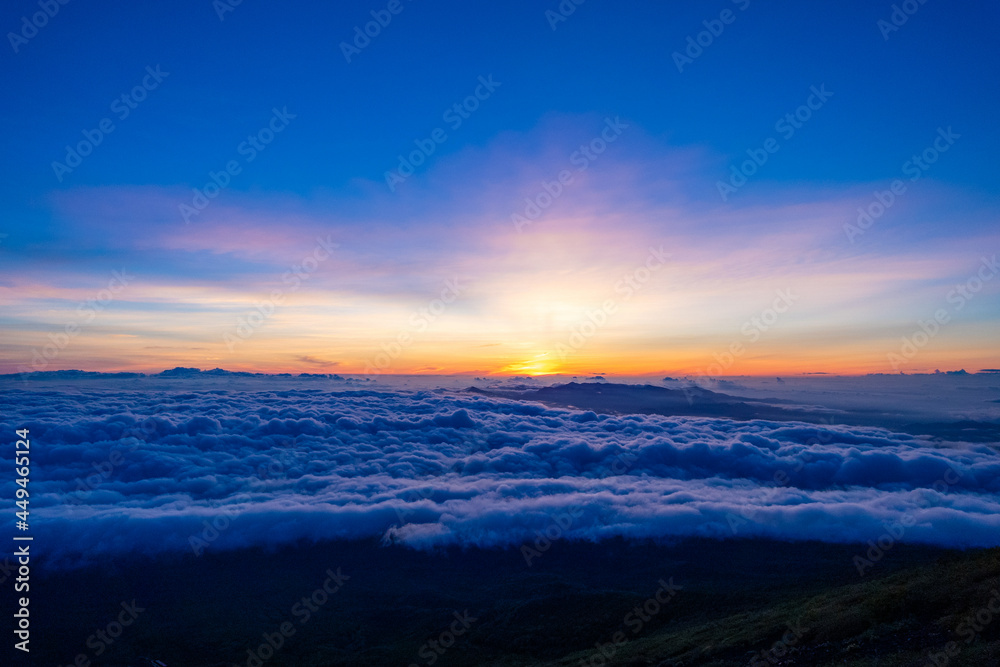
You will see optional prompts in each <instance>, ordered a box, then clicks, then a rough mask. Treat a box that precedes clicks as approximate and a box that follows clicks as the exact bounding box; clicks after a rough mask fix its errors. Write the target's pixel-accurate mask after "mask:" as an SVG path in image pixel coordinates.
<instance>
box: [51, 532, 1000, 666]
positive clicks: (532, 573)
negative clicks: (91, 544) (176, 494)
mask: <svg viewBox="0 0 1000 667" xmlns="http://www.w3.org/2000/svg"><path fill="white" fill-rule="evenodd" d="M860 551H863V547H860V548H859V547H857V546H850V545H828V544H817V543H798V544H788V543H779V542H767V541H755V540H730V541H725V542H716V541H712V540H689V541H686V542H683V543H680V544H676V545H672V546H663V545H654V544H635V543H627V542H624V541H620V540H611V541H608V542H603V543H601V544H597V545H594V544H566V543H559V544H557V545H555V546H554V547H552V549H551V550H550V551H548V552H546V553H545V554H544V555H543V556H542V557H541V558H539V559H537V561H536V562H535V563H534V564H533V565H532V566H531V567H527V565H526V564H525V562H524V559H523V558H522V557H521V554H520V552H519V551H517V550H516V549H512V550H467V551H457V550H452V551H446V552H437V553H425V552H413V551H410V550H408V549H404V548H401V547H391V548H381V547H378V546H377V545H376V544H373V543H328V544H317V545H299V546H298V547H296V548H289V549H283V550H281V551H278V552H275V553H265V552H262V551H259V550H256V549H254V550H246V551H240V552H218V553H215V552H209V553H207V554H205V555H204V556H201V557H200V558H195V557H194V556H193V555H190V554H188V555H186V556H172V557H168V558H159V559H156V560H149V559H145V558H141V557H140V558H133V559H129V560H127V561H119V562H117V563H103V564H101V565H100V566H96V567H92V568H88V569H85V570H75V571H71V572H62V573H50V574H47V575H44V576H43V577H42V579H41V582H40V583H41V586H40V589H41V592H40V593H39V595H40V599H39V606H38V607H37V609H38V612H37V613H38V617H39V621H38V622H39V623H42V624H44V625H45V626H46V632H45V633H44V636H39V639H40V640H41V641H40V643H41V644H42V645H41V646H39V647H38V649H39V650H38V654H37V658H40V659H42V662H40V663H38V664H66V663H69V662H70V661H72V659H73V657H74V656H75V655H76V654H77V653H79V652H87V648H86V646H85V640H86V638H87V636H88V635H90V634H91V633H92V632H94V630H95V629H97V628H98V627H101V626H102V625H104V624H106V623H107V621H109V620H111V619H112V618H113V612H114V611H115V609H116V608H117V605H118V603H119V602H120V601H121V600H131V599H132V598H136V599H137V600H138V601H139V604H140V605H143V606H145V607H146V609H147V611H145V612H143V614H142V616H141V617H140V619H139V620H138V621H137V622H136V623H135V624H134V625H133V626H131V627H129V628H128V629H127V630H126V632H125V633H124V634H123V635H122V637H121V638H120V639H119V640H118V641H117V642H116V643H115V644H114V646H112V648H111V650H109V651H108V652H106V653H105V654H104V655H103V656H102V657H101V659H100V660H99V661H97V662H95V663H94V664H100V665H106V666H108V667H112V666H114V665H125V664H127V663H128V660H129V658H131V657H132V656H134V655H137V654H145V655H153V656H156V657H160V658H162V659H163V660H165V661H166V662H167V663H168V664H169V665H171V667H176V666H178V665H181V666H183V667H197V666H199V665H211V666H220V665H227V666H231V665H233V664H234V663H235V664H240V665H245V664H246V650H247V648H248V647H251V646H257V645H258V644H259V643H260V641H261V633H262V632H273V631H274V630H275V629H276V628H277V627H278V625H280V623H281V622H283V621H286V620H293V621H294V620H296V619H295V618H294V617H292V616H291V615H290V607H291V605H292V604H294V602H295V601H296V600H298V599H300V598H301V597H302V595H304V594H308V593H310V592H311V591H313V590H314V589H315V588H316V587H317V586H318V585H319V584H320V583H321V582H322V579H323V573H324V572H325V570H326V569H327V568H330V567H332V568H334V569H336V568H337V567H342V568H343V572H344V573H345V574H348V575H350V576H351V579H350V580H349V581H348V582H347V583H346V584H345V586H344V588H343V589H342V590H341V591H340V592H338V593H337V594H336V595H334V596H333V597H332V598H331V599H330V601H329V602H328V603H327V604H326V605H325V606H323V607H322V608H321V610H320V611H319V612H318V613H316V614H315V615H314V616H313V618H312V619H311V620H310V621H309V622H308V623H307V624H305V625H298V624H296V626H295V627H296V634H295V635H294V636H293V637H291V638H290V639H289V640H288V641H287V643H286V645H285V646H284V647H283V648H282V649H281V650H280V651H279V652H277V653H276V654H275V655H274V657H273V658H271V659H270V660H269V661H267V662H266V663H264V664H265V665H267V667H271V666H278V665H295V666H296V667H318V666H320V665H403V666H406V665H409V664H411V663H416V664H421V665H424V664H427V661H426V660H424V659H423V658H421V657H419V654H418V652H419V649H420V647H421V646H422V645H423V644H424V642H426V641H427V640H428V639H431V638H434V637H437V636H438V635H440V633H441V632H442V631H443V630H445V629H446V628H447V627H448V625H449V623H450V622H451V620H452V618H453V617H452V614H453V612H454V611H456V610H457V611H459V612H461V611H464V610H466V609H468V610H470V613H472V614H473V615H474V616H476V617H477V619H478V620H477V621H476V622H475V623H474V624H473V626H472V627H471V629H470V630H469V631H468V632H467V633H466V634H464V635H463V636H462V637H460V638H458V640H457V641H456V642H455V645H454V647H452V648H451V649H449V650H448V651H447V652H446V653H445V654H444V655H442V656H441V657H440V659H438V660H436V661H435V666H436V667H447V666H448V665H495V666H498V667H499V666H515V665H519V666H521V665H561V666H564V667H565V666H568V665H574V666H576V665H579V664H580V661H581V659H582V660H584V661H585V664H591V663H589V662H588V661H589V660H590V658H591V657H593V656H594V648H593V647H594V645H595V643H598V642H600V643H602V644H603V643H606V642H608V641H609V640H610V639H611V638H612V637H613V635H614V633H615V632H616V631H619V630H623V629H624V630H625V631H626V633H627V635H628V641H627V643H625V644H624V645H623V646H621V647H620V648H618V650H617V651H616V653H615V655H614V656H613V658H612V659H611V660H610V661H608V663H607V664H609V665H675V664H676V665H729V664H749V663H750V660H751V658H752V657H753V654H754V652H760V651H762V650H766V649H768V648H769V647H770V646H771V645H772V643H773V642H775V641H776V640H778V639H779V638H780V637H781V636H782V633H783V632H785V631H786V630H787V627H786V623H787V622H792V623H795V622H796V621H798V620H799V619H801V624H802V625H803V626H805V627H808V628H809V630H808V632H806V633H805V634H804V636H803V637H802V639H801V640H799V641H797V642H796V645H795V646H793V647H791V649H790V650H789V652H788V653H787V654H785V655H783V656H781V657H780V659H779V657H774V659H773V661H772V663H771V664H801V665H828V664H829V665H833V664H837V665H841V664H849V665H876V664H877V665H881V666H891V665H923V664H924V662H925V661H926V657H927V655H928V652H930V651H932V650H941V648H943V647H944V645H945V643H946V642H948V641H949V640H952V639H956V637H955V635H954V632H955V629H956V627H957V626H958V625H959V623H960V622H961V619H962V617H963V616H965V615H967V614H969V613H974V612H975V611H977V610H978V609H980V608H982V607H984V606H985V604H986V602H987V601H988V599H989V598H990V595H991V593H990V590H991V589H992V588H994V587H1000V550H996V549H994V550H989V551H972V552H964V553H963V552H950V551H942V550H938V549H930V548H923V547H916V546H907V545H897V546H896V547H894V548H893V549H892V551H891V552H889V553H888V554H887V555H886V557H885V558H884V559H883V560H882V561H880V562H879V563H878V565H877V566H876V567H875V568H873V569H872V571H871V572H870V573H869V574H868V575H866V576H865V577H864V578H860V577H859V576H858V573H857V571H856V570H855V569H854V566H853V564H852V558H853V556H854V555H855V554H857V553H859V552H860ZM670 577H673V578H674V581H675V582H676V583H678V584H680V585H682V586H683V589H682V590H681V591H680V592H679V593H678V594H677V596H676V597H675V598H674V599H673V600H671V601H670V603H669V604H667V605H665V606H664V607H663V608H662V609H661V611H660V612H659V613H657V614H655V615H654V616H652V617H651V618H650V620H649V622H648V623H645V624H643V627H642V628H641V631H639V632H637V633H635V634H633V633H631V632H628V629H627V628H626V625H625V624H624V621H625V619H626V618H627V615H628V614H629V612H630V610H632V609H633V608H634V607H635V606H636V605H638V604H642V603H643V602H644V601H645V600H647V599H648V598H649V597H650V596H651V595H652V594H653V593H654V592H655V591H656V589H657V587H658V583H657V582H658V581H659V580H660V579H661V578H663V579H669V578H670ZM33 613H35V612H34V611H33ZM42 619H44V621H43V620H42ZM959 641H961V639H960V638H959ZM998 651H1000V618H998V619H997V620H996V621H994V622H993V623H991V624H990V625H989V626H987V628H986V629H985V631H984V632H983V633H982V636H981V637H980V638H978V639H977V641H975V642H974V643H973V644H971V645H966V644H965V643H962V644H961V653H960V654H959V655H958V657H957V659H953V660H951V662H950V664H952V665H956V664H958V665H961V664H966V665H990V664H997V661H996V656H997V655H1000V652H998ZM91 657H93V655H92V652H91ZM991 661H992V662H991ZM592 664H594V665H599V664H601V662H600V660H595V661H594V662H593V663H592Z"/></svg>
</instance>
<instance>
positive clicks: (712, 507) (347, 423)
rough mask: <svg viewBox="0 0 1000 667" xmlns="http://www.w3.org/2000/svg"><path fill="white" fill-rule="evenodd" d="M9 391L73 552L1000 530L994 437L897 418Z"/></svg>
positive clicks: (42, 493) (366, 395)
mask: <svg viewBox="0 0 1000 667" xmlns="http://www.w3.org/2000/svg"><path fill="white" fill-rule="evenodd" d="M0 403H2V404H3V410H2V413H3V414H4V415H5V417H4V422H3V425H4V428H5V432H6V433H9V434H11V436H12V435H13V433H12V431H13V430H14V429H15V428H25V427H26V428H29V429H30V431H31V440H32V445H33V446H32V450H31V452H32V481H31V492H32V496H31V502H32V510H33V511H32V513H31V518H32V531H33V534H35V535H36V536H37V537H36V539H39V540H44V543H45V544H47V547H46V551H47V552H48V553H50V554H53V555H56V556H62V557H67V558H76V557H80V556H88V557H89V556H96V555H99V554H115V553H123V552H129V551H133V550H135V551H141V552H158V551H170V550H185V549H192V548H195V549H196V550H199V551H204V550H216V549H226V548H235V547H241V546H247V545H276V544H281V543H285V542H289V541H294V540H298V539H302V538H305V539H323V538H337V537H372V538H380V537H381V538H383V539H385V540H388V541H396V542H403V543H406V544H410V545H412V546H416V547H428V546H433V545H441V544H463V545H484V546H485V545H518V544H522V543H529V544H530V543H532V542H534V541H535V540H536V539H538V538H539V536H540V535H546V534H547V535H549V536H551V537H559V538H568V539H591V540H593V539H601V538H604V537H609V536H616V535H625V536H632V537H653V538H668V537H672V536H685V535H709V536H718V537H733V536H739V537H745V536H767V537H773V538H781V539H815V540H824V541H834V542H851V541H857V542H864V541H866V540H869V539H877V538H878V537H879V536H881V535H882V534H884V533H885V532H886V531H887V530H888V528H887V527H888V526H895V525H896V524H899V526H903V527H904V534H903V536H902V539H903V540H904V541H915V542H924V543H933V544H940V545H947V546H992V545H998V544H1000V457H998V455H997V453H996V452H995V451H994V450H993V449H991V448H990V447H988V446H983V445H971V444H964V443H953V444H949V445H947V446H946V445H942V444H939V443H932V442H931V441H930V440H928V439H925V438H920V437H916V436H911V435H904V434H898V433H892V432H889V431H885V430H881V429H875V428H860V427H850V428H848V427H837V426H830V427H827V426H816V425H808V424H800V423H779V422H770V421H751V422H733V421H729V420H721V419H694V418H681V417H673V418H671V417H661V416H655V415H627V416H607V415H598V414H595V413H593V412H580V411H572V410H561V409H550V408H546V407H543V406H541V405H538V404H533V403H526V402H518V401H507V400H502V399H492V398H486V397H482V396H477V395H472V394H464V393H456V392H448V391H421V392H394V391H389V392H375V391H336V392H330V391H327V390H325V389H322V390H321V389H311V390H288V391H270V392H266V391H265V392H251V391H228V390H212V391H188V392H176V391H146V392H129V391H87V392H70V391H7V392H4V393H3V394H2V395H0ZM3 467H4V471H3V479H4V482H3V485H2V486H3V487H4V490H3V492H4V494H5V495H6V496H7V497H12V495H13V489H14V485H13V481H12V480H13V478H14V475H13V471H12V470H11V469H10V468H11V467H12V461H10V460H9V459H7V460H5V461H4V463H3ZM5 527H6V530H7V531H8V532H13V531H14V527H13V524H12V521H7V522H6V526H5ZM896 530H898V526H896Z"/></svg>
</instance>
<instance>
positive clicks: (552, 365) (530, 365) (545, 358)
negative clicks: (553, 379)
mask: <svg viewBox="0 0 1000 667" xmlns="http://www.w3.org/2000/svg"><path fill="white" fill-rule="evenodd" d="M549 354H550V353H549V352H543V353H541V354H537V355H535V356H534V357H532V358H531V359H528V360H527V361H518V362H515V363H512V364H509V365H507V366H504V367H503V368H501V369H500V370H499V371H498V372H497V373H498V374H499V375H553V374H555V373H558V372H559V370H560V369H559V364H558V362H557V361H555V360H554V359H551V358H549Z"/></svg>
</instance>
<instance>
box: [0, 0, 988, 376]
mask: <svg viewBox="0 0 1000 667" xmlns="http://www.w3.org/2000/svg"><path fill="white" fill-rule="evenodd" d="M681 4H682V5H683V6H675V5H681ZM46 7H47V8H48V10H47V11H48V12H49V14H52V15H51V16H49V15H47V14H45V11H46ZM40 12H41V13H40ZM998 19H1000V8H998V7H997V6H996V5H995V4H991V3H986V2H971V1H958V2H947V3H946V2H943V1H941V0H927V1H926V2H924V3H923V4H920V3H919V2H915V1H914V2H904V3H902V4H897V5H893V4H892V3H888V2H886V3H881V2H861V1H846V2H840V3H823V4H814V3H798V2H791V1H777V2H768V3H764V2H761V1H759V0H735V1H730V0H715V1H712V2H693V3H651V2H622V3H610V2H601V1H600V0H589V1H587V2H582V3H580V4H578V5H577V4H575V3H573V2H571V1H569V0H566V1H565V2H562V3H559V2H556V1H554V0H552V1H548V2H546V1H541V2H520V1H511V2H504V3H458V2H439V3H432V2H425V1H422V0H399V1H398V2H382V1H381V0H378V1H375V2H339V3H320V2H288V3H282V4H281V5H280V6H275V5H274V4H269V3H263V2H260V1H259V0H243V2H240V3H239V4H233V3H232V1H231V0H229V1H224V0H218V1H216V2H212V1H210V0H197V1H194V0H192V1H187V0H179V1H177V2H171V3H163V4H162V5H161V4H157V5H154V6H145V5H137V4H136V3H129V2H106V3H99V4H98V3H84V2H73V1H69V2H67V3H66V4H58V3H53V4H52V5H51V6H50V5H48V4H46V3H45V2H44V1H43V2H42V3H39V2H37V1H35V2H29V1H22V0H16V1H11V2H8V3H5V5H4V9H3V10H2V12H0V27H2V29H3V32H4V34H5V35H6V37H5V42H6V44H4V45H3V46H2V47H0V50H3V51H4V53H3V55H2V56H0V74H2V77H3V82H4V91H5V95H4V96H3V102H2V104H3V106H2V110H0V114H2V118H3V121H4V127H5V132H3V133H2V138H0V141H2V144H3V148H4V150H3V155H4V159H3V160H2V161H0V213H2V217H0V372H3V373H21V372H26V371H32V370H59V369H72V368H78V369H84V370H94V371H143V372H156V371H159V370H162V369H164V368H171V367H174V366H194V367H200V368H214V367H222V368H226V369H229V370H251V371H262V372H310V373H348V374H350V373H368V374H373V373H470V374H483V375H488V374H544V373H569V374H573V373H631V374H640V373H644V374H645V373H648V374H658V373H664V374H671V375H706V376H721V375H738V374H751V375H774V374H796V373H814V372H826V373H844V374H855V373H870V372H879V373H881V372H884V373H897V372H906V373H911V372H927V371H933V370H934V369H937V368H940V369H944V370H947V369H958V368H966V369H967V370H969V371H973V370H978V369H983V368H997V367H1000V358H998V357H1000V355H998V349H997V343H996V341H997V332H998V325H1000V305H998V304H1000V301H998V299H997V296H998V293H1000V290H998V285H1000V278H998V277H997V274H998V273H1000V268H998V267H997V264H996V254H997V249H998V246H1000V243H998V241H1000V234H998V231H997V230H998V227H997V222H998V219H1000V216H998V211H1000V198H998V189H997V185H996V174H997V170H996V158H995V156H996V155H998V154H1000V129H998V128H997V124H996V122H995V119H996V118H997V117H1000V92H998V87H997V85H996V83H997V80H998V70H1000V57H998V56H1000V46H998V45H997V42H996V40H995V39H994V36H995V32H996V29H997V25H998ZM366 30H367V32H368V34H365V31H366Z"/></svg>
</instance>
